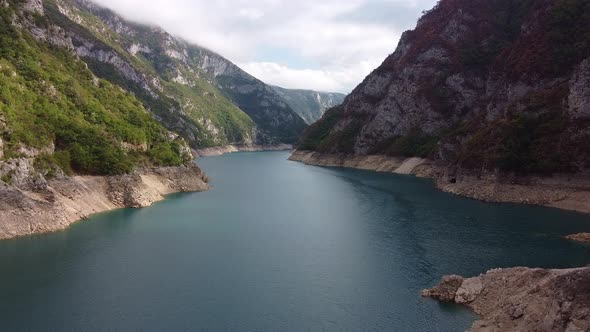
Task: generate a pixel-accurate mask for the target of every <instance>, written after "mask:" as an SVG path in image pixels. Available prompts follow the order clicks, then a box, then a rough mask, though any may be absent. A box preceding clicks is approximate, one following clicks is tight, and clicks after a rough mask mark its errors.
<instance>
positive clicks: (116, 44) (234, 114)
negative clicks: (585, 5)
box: [46, 1, 254, 148]
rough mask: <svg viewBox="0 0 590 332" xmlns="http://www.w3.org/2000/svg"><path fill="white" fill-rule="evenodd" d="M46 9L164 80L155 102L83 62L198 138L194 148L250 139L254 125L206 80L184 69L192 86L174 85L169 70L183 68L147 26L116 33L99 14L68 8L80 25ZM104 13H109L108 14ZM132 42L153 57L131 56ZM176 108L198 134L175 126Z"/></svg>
mask: <svg viewBox="0 0 590 332" xmlns="http://www.w3.org/2000/svg"><path fill="white" fill-rule="evenodd" d="M46 8H47V9H46V11H47V12H48V15H49V16H50V17H51V20H52V21H54V22H55V23H57V24H58V25H60V26H62V27H64V28H65V29H66V30H68V31H75V32H76V33H77V34H81V35H83V36H84V38H86V39H88V40H92V41H94V42H96V43H97V44H99V45H100V48H101V49H105V50H113V51H115V52H116V53H117V54H118V55H119V56H121V57H122V58H124V59H125V60H126V61H128V62H129V63H130V64H132V65H133V67H134V68H135V69H136V70H137V71H139V72H142V73H146V74H147V75H148V76H150V77H159V78H160V79H161V80H162V81H163V87H164V91H163V93H158V94H159V96H158V98H153V97H152V96H150V95H149V94H147V93H146V92H145V91H144V90H143V89H142V88H141V87H139V86H137V85H136V84H135V83H133V82H130V81H128V80H126V79H125V78H123V77H122V76H121V75H120V74H119V73H118V72H117V70H116V69H115V68H114V67H113V66H112V65H110V64H105V63H100V62H98V61H93V60H91V59H85V61H87V62H88V63H89V65H90V67H91V69H92V70H93V71H94V72H95V73H96V74H97V75H99V76H100V77H102V78H104V79H107V80H109V81H111V82H113V83H115V84H117V85H120V86H122V87H124V88H125V89H126V90H129V91H132V92H133V93H135V94H136V95H137V96H138V98H139V99H141V101H142V102H143V103H144V105H145V107H147V108H149V109H150V110H152V112H154V114H156V115H157V116H158V117H159V118H160V119H162V123H164V124H165V125H166V126H167V127H168V128H169V129H171V130H176V131H178V132H180V133H181V134H185V135H184V136H185V137H187V136H195V138H196V139H195V140H194V141H192V142H191V145H193V147H195V148H200V147H209V146H217V145H225V144H229V143H236V142H237V143H239V142H242V141H244V140H247V139H248V138H249V136H250V134H251V132H252V128H253V127H254V122H253V121H252V120H251V119H250V118H249V117H248V116H247V115H246V114H245V113H244V112H242V111H241V110H240V109H239V108H238V107H236V106H235V105H234V104H233V103H232V102H231V101H230V100H229V99H228V98H226V97H225V96H224V95H223V94H222V93H221V92H220V91H219V90H217V88H215V87H214V86H213V85H212V84H210V83H209V82H208V81H207V80H206V79H204V78H202V77H200V75H199V74H198V73H196V74H195V73H190V72H187V71H183V72H182V74H183V76H184V77H187V78H188V79H190V80H191V81H193V82H194V83H195V85H194V86H191V87H189V86H186V85H183V84H179V83H176V82H174V81H173V77H174V74H175V73H173V71H172V70H171V68H181V66H178V63H175V61H174V60H173V59H170V58H169V57H167V56H166V55H165V50H163V49H162V47H161V45H162V43H163V40H161V37H162V35H161V34H160V33H158V32H155V31H152V29H151V28H150V27H147V26H141V25H134V24H132V23H129V24H130V25H133V28H134V29H135V30H136V31H137V32H138V33H137V35H136V36H134V37H129V36H126V35H122V34H118V33H117V32H115V31H113V30H111V29H110V28H109V27H108V26H107V25H105V24H104V23H103V21H101V19H100V18H98V17H97V16H94V15H92V14H91V13H88V12H85V11H83V10H78V9H77V8H76V7H73V6H72V7H70V9H71V10H73V11H74V12H75V14H76V15H78V16H79V17H80V18H81V19H82V20H83V23H82V25H79V24H77V23H75V22H72V21H71V20H69V19H68V18H67V17H65V16H63V15H62V14H61V13H59V10H58V9H57V7H56V5H55V3H54V2H52V1H47V2H46ZM107 14H108V15H111V13H109V12H107ZM133 43H141V44H142V45H145V46H148V47H149V48H150V49H151V50H153V52H152V53H151V54H142V53H141V52H140V53H138V54H136V56H134V55H132V54H130V53H129V52H128V51H127V48H128V46H129V45H132V44H133ZM180 108H182V109H183V110H184V112H185V113H186V118H185V119H184V120H186V121H188V122H189V123H190V125H191V126H192V127H195V128H197V130H191V132H190V133H188V132H184V133H183V130H185V129H184V128H179V127H178V126H177V125H176V124H177V123H178V116H179V115H178V114H173V113H174V110H178V109H180ZM211 125H212V126H214V127H215V128H216V129H217V130H218V133H215V132H212V131H210V130H209V129H208V128H210V127H211Z"/></svg>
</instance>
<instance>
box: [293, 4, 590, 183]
mask: <svg viewBox="0 0 590 332" xmlns="http://www.w3.org/2000/svg"><path fill="white" fill-rule="evenodd" d="M589 77H590V3H589V2H588V1H585V0H539V1H532V0H527V1H515V0H494V1H488V0H441V1H440V2H439V3H438V4H437V6H436V7H435V8H433V9H432V10H430V11H428V12H426V13H425V15H424V16H423V17H422V18H421V19H420V20H419V22H418V24H417V26H416V28H415V29H414V30H413V31H408V32H405V33H404V34H403V36H402V38H401V40H400V42H399V45H398V47H397V49H396V51H395V52H394V53H393V54H392V55H390V56H389V57H388V58H387V59H386V60H385V61H384V62H383V64H382V65H381V66H380V67H379V68H377V69H376V70H375V71H373V72H372V73H371V74H370V75H369V76H368V77H367V78H366V79H365V80H364V81H363V82H362V83H361V84H360V85H359V86H358V87H357V88H356V89H354V91H353V92H352V93H351V94H350V95H349V96H348V97H347V98H346V100H345V101H344V103H343V104H342V105H341V106H338V107H335V108H333V109H331V110H330V111H328V112H327V113H326V114H325V115H324V116H323V117H322V119H321V120H320V121H318V122H317V123H315V124H314V125H313V126H311V127H310V128H309V129H308V130H307V131H306V133H305V137H304V139H303V140H302V142H301V143H300V145H299V147H300V148H301V149H306V150H315V151H319V152H326V153H345V154H352V155H368V154H386V155H392V156H408V157H409V156H420V157H428V158H430V159H433V160H435V161H440V162H442V163H444V164H445V165H447V166H449V167H450V170H451V171H452V172H454V171H455V170H468V171H469V172H471V173H473V174H476V175H477V174H478V173H482V172H488V171H500V172H502V173H504V174H533V173H534V174H546V175H547V174H552V173H564V172H565V173H568V172H569V173H579V172H584V171H586V170H587V169H588V166H589V165H590V150H589V149H588V145H587V144H586V143H585V142H587V140H588V139H589V138H590V136H589V135H590V131H589V129H588V128H589V126H588V125H589V124H590V108H589V105H590V84H589V83H590V81H589Z"/></svg>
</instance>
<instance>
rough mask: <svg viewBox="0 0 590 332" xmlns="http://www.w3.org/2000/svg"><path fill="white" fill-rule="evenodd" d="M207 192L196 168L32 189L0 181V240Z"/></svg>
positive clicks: (86, 179)
mask: <svg viewBox="0 0 590 332" xmlns="http://www.w3.org/2000/svg"><path fill="white" fill-rule="evenodd" d="M207 189H209V186H208V185H207V183H206V177H205V176H204V174H203V172H202V171H201V170H200V169H199V168H198V167H197V166H196V165H191V166H180V167H163V168H151V169H144V170H142V171H138V172H136V173H135V174H131V175H122V176H110V177H104V176H74V177H61V178H59V179H55V180H50V181H48V182H47V186H46V187H45V186H43V187H41V188H34V189H30V190H23V189H19V188H17V187H15V186H9V185H6V184H4V183H1V182H0V239H8V238H13V237H18V236H25V235H30V234H35V233H46V232H53V231H58V230H62V229H65V228H67V227H68V226H70V225H71V224H72V223H74V222H76V221H78V220H81V219H85V218H87V217H89V216H90V215H92V214H95V213H99V212H104V211H109V210H114V209H118V208H140V207H146V206H150V205H151V204H153V203H154V202H157V201H160V200H162V199H164V196H165V195H168V194H172V193H176V192H191V191H204V190H207Z"/></svg>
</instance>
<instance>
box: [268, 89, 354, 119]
mask: <svg viewBox="0 0 590 332" xmlns="http://www.w3.org/2000/svg"><path fill="white" fill-rule="evenodd" d="M272 88H273V89H274V90H275V91H276V92H277V93H278V94H279V95H280V96H281V97H282V98H283V99H284V100H285V101H286V102H287V104H289V106H291V108H292V109H293V110H294V111H295V112H297V114H299V115H300V116H301V117H302V118H303V120H305V122H307V123H308V124H312V123H314V122H316V121H317V120H319V119H320V118H321V117H322V115H324V113H325V112H326V110H328V109H329V108H332V107H334V106H338V105H340V104H342V102H343V101H344V97H346V96H345V95H344V94H341V93H334V92H319V91H312V90H293V89H285V88H281V87H278V86H273V87H272Z"/></svg>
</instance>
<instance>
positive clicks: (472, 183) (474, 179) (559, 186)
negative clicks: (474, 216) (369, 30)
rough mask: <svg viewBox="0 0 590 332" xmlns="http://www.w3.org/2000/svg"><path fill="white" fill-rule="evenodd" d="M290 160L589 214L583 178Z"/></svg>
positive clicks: (368, 161) (368, 160)
mask: <svg viewBox="0 0 590 332" xmlns="http://www.w3.org/2000/svg"><path fill="white" fill-rule="evenodd" d="M289 159H290V160H293V161H300V162H303V163H305V164H308V165H316V166H333V167H347V168H358V169H365V170H374V171H378V172H389V173H397V174H411V175H415V176H418V177H425V178H432V179H434V180H435V183H436V186H437V187H438V188H439V189H441V190H443V191H445V192H449V193H453V194H456V195H461V196H466V197H470V198H474V199H479V200H483V201H487V202H497V203H501V202H506V203H508V202H510V203H521V204H530V205H541V206H549V207H555V208H560V209H565V210H572V211H579V212H585V213H590V177H589V176H587V175H582V174H578V175H572V176H566V175H563V176H561V175H556V176H553V177H546V178H542V177H514V176H513V177H502V176H500V175H499V174H496V173H489V174H480V175H473V174H470V173H462V172H459V171H457V170H452V169H449V168H448V167H446V166H442V165H438V164H436V163H434V162H432V161H429V160H426V159H421V158H408V159H404V158H395V157H389V156H382V155H368V156H354V155H345V154H323V153H319V152H313V151H295V152H294V153H293V154H292V155H291V157H290V158H289Z"/></svg>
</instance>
